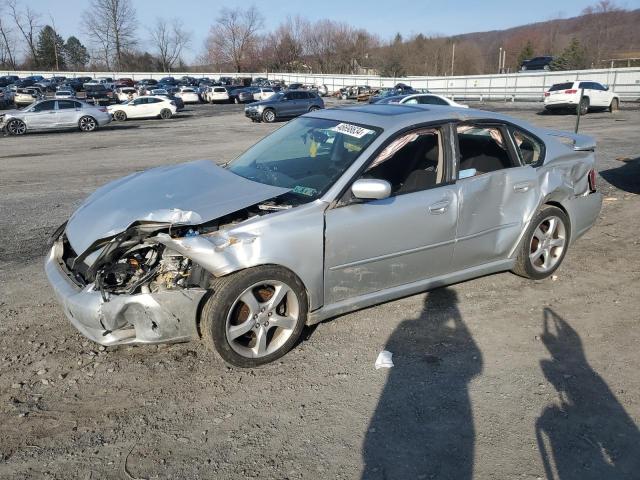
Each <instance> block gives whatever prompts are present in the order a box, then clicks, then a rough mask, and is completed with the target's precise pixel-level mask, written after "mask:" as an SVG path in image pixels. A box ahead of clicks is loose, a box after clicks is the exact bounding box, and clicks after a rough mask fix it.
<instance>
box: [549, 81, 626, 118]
mask: <svg viewBox="0 0 640 480" xmlns="http://www.w3.org/2000/svg"><path fill="white" fill-rule="evenodd" d="M582 89H584V94H583V97H582V100H581V99H580V91H581V90H582ZM578 104H580V113H581V114H582V115H584V114H586V113H587V112H588V111H589V110H609V111H610V112H615V111H616V110H618V107H619V106H620V97H619V96H618V94H616V93H614V92H612V91H611V90H610V89H609V87H608V86H605V85H603V84H601V83H598V82H591V81H579V82H564V83H556V84H555V85H552V86H551V88H549V90H547V91H546V92H545V93H544V108H545V110H547V111H554V110H567V109H572V110H574V111H575V109H576V108H577V107H578Z"/></svg>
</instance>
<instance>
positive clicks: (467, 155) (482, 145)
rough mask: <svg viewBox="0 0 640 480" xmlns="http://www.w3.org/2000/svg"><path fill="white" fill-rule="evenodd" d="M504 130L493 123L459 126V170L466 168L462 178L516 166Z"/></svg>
mask: <svg viewBox="0 0 640 480" xmlns="http://www.w3.org/2000/svg"><path fill="white" fill-rule="evenodd" d="M502 132H503V129H502V128H500V127H498V126H493V125H492V126H485V125H468V124H467V125H459V126H458V146H459V149H460V162H459V165H460V167H459V171H460V172H463V171H465V170H466V172H465V173H464V175H463V177H462V178H466V177H467V176H474V175H482V174H484V173H490V172H495V171H497V170H502V169H504V168H511V167H513V166H514V162H513V161H512V159H511V156H510V155H509V150H508V147H507V143H506V142H505V137H504V135H503V133H502ZM459 178H461V177H459Z"/></svg>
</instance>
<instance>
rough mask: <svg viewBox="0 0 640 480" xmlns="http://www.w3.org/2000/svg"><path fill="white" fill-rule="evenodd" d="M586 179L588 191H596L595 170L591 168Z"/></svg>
mask: <svg viewBox="0 0 640 480" xmlns="http://www.w3.org/2000/svg"><path fill="white" fill-rule="evenodd" d="M587 177H588V179H589V189H590V190H591V191H592V192H595V191H596V170H595V168H592V169H591V170H589V173H588V176H587Z"/></svg>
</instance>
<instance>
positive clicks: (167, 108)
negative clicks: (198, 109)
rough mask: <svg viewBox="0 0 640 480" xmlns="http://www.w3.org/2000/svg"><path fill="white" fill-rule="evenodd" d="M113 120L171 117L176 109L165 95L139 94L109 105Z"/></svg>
mask: <svg viewBox="0 0 640 480" xmlns="http://www.w3.org/2000/svg"><path fill="white" fill-rule="evenodd" d="M108 110H109V113H111V114H112V115H113V118H114V120H118V121H120V122H123V121H125V120H127V119H129V118H162V119H163V120H165V119H169V118H171V117H172V116H173V115H175V113H176V112H177V111H178V109H177V108H176V105H175V103H174V102H172V101H171V100H169V99H168V98H166V97H160V96H157V97H156V96H141V97H138V98H136V99H134V100H131V101H130V102H127V103H120V104H118V105H110V106H109V107H108Z"/></svg>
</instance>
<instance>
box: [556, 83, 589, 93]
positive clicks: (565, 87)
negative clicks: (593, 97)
mask: <svg viewBox="0 0 640 480" xmlns="http://www.w3.org/2000/svg"><path fill="white" fill-rule="evenodd" d="M571 87H573V82H567V83H556V84H555V85H552V86H551V88H550V89H549V91H550V92H555V91H557V90H569V89H571ZM585 88H586V87H585Z"/></svg>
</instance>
